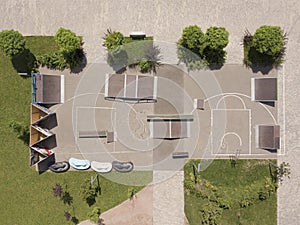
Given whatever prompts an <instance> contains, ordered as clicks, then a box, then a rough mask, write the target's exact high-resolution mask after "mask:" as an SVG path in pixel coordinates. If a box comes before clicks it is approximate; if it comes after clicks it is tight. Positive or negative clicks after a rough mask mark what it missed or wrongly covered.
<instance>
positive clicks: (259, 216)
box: [184, 160, 277, 225]
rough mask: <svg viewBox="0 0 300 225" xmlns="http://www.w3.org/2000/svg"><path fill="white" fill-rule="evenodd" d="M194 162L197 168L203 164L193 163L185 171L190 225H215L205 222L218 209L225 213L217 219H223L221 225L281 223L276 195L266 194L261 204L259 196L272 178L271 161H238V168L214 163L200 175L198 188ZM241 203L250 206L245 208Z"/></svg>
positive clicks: (227, 161) (272, 224)
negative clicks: (267, 181)
mask: <svg viewBox="0 0 300 225" xmlns="http://www.w3.org/2000/svg"><path fill="white" fill-rule="evenodd" d="M271 161H272V162H273V163H276V161H275V160H271ZM193 162H194V163H195V165H196V166H197V164H198V162H199V161H189V162H188V163H187V164H186V165H185V169H184V172H185V213H186V216H187V218H188V220H189V222H190V225H196V224H197V225H198V224H213V223H203V221H205V219H206V216H207V215H208V214H210V215H213V214H214V212H215V208H214V207H216V208H217V210H219V209H221V212H220V214H218V215H217V216H216V217H219V219H218V223H217V224H222V225H233V224H247V225H248V224H249V225H252V224H253V225H258V224H265V225H274V224H276V223H277V198H276V191H274V192H270V195H269V194H268V192H265V193H267V195H266V199H265V200H260V199H259V194H258V192H260V191H263V190H264V191H265V182H266V178H270V174H269V166H268V162H269V161H268V160H238V161H237V164H236V166H235V167H232V165H231V163H230V160H214V161H212V163H211V164H210V165H209V167H208V168H207V169H206V170H204V171H201V172H200V174H199V175H198V179H197V185H196V184H195V183H194V181H192V182H190V181H191V179H193V178H194V175H193V165H192V163H193ZM189 187H196V188H194V189H193V188H189ZM191 190H192V191H191ZM243 200H244V201H243ZM241 203H245V204H248V203H249V205H247V206H245V207H243V206H242V205H241ZM207 204H208V205H207ZM212 206H213V207H212ZM203 212H205V213H203ZM216 214H217V213H216ZM238 216H239V217H240V218H239V219H238Z"/></svg>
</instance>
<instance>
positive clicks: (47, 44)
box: [25, 36, 58, 56]
mask: <svg viewBox="0 0 300 225" xmlns="http://www.w3.org/2000/svg"><path fill="white" fill-rule="evenodd" d="M25 39H26V46H25V47H26V48H28V49H30V52H31V53H32V54H34V55H35V56H38V55H43V54H47V53H49V52H54V51H58V46H57V44H56V42H55V40H54V37H53V36H26V37H25Z"/></svg>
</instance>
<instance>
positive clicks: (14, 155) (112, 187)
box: [0, 37, 152, 225]
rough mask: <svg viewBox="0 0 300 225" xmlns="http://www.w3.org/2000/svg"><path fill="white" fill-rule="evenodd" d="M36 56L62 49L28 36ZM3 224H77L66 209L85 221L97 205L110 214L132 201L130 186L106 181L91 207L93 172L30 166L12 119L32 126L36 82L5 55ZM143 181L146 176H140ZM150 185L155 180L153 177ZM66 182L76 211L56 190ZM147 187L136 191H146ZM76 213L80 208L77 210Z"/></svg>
mask: <svg viewBox="0 0 300 225" xmlns="http://www.w3.org/2000/svg"><path fill="white" fill-rule="evenodd" d="M26 39H27V47H28V48H29V50H30V52H31V53H33V54H35V55H38V54H42V53H46V52H49V51H53V50H55V49H56V45H55V43H54V39H53V37H26ZM0 96H1V97H0V107H1V108H0V109H1V114H0V135H1V136H0V152H1V158H0V164H1V170H0V180H1V183H0V190H1V194H0V208H1V210H0V224H18V225H21V224H30V225H38V224H53V225H57V224H60V225H62V224H72V223H71V222H67V221H66V220H65V217H64V211H70V213H71V214H72V216H76V218H77V219H78V220H79V221H81V220H85V219H87V213H88V212H90V211H91V210H92V208H93V207H94V206H98V207H100V208H101V212H104V211H106V210H108V209H110V208H112V207H114V206H116V205H118V204H119V203H121V202H122V201H124V200H126V199H127V198H128V189H129V188H130V187H128V186H125V185H120V184H117V183H113V182H111V181H109V180H107V179H105V178H103V177H101V178H100V182H101V188H102V193H101V195H99V196H98V197H97V198H96V203H95V204H94V205H93V206H92V207H88V205H87V204H86V202H85V201H83V200H82V199H81V198H80V196H79V189H80V185H81V183H82V182H83V181H84V180H85V179H90V178H91V176H94V175H95V173H94V172H92V171H84V172H77V171H76V172H75V171H74V172H67V173H64V174H54V173H50V172H49V173H48V172H46V173H43V174H41V175H39V174H38V172H36V171H35V168H30V167H29V149H28V146H27V145H26V144H24V142H23V141H22V140H20V139H18V138H17V137H16V133H14V132H13V131H12V130H11V128H10V127H9V123H10V121H11V120H15V121H18V122H21V123H23V124H25V125H28V126H29V123H30V117H29V116H30V114H29V113H30V102H31V79H28V78H22V77H20V76H19V75H18V74H17V71H16V70H15V68H14V66H13V64H12V62H11V60H10V59H9V58H7V57H5V56H3V55H2V54H1V53H0ZM137 173H138V174H139V177H140V173H142V172H137ZM147 178H148V179H149V182H150V181H151V179H152V178H151V176H150V175H149V176H147ZM56 183H60V184H61V185H62V186H63V188H65V185H67V190H68V192H69V193H70V195H71V196H72V197H73V206H74V207H73V208H72V207H71V206H68V205H64V203H63V202H62V201H60V200H59V199H58V198H55V197H54V196H53V194H52V188H53V187H54V185H55V184H56ZM141 188H142V187H136V190H140V189H141ZM73 209H74V210H73Z"/></svg>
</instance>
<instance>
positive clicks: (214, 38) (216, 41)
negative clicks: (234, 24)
mask: <svg viewBox="0 0 300 225" xmlns="http://www.w3.org/2000/svg"><path fill="white" fill-rule="evenodd" d="M228 37H229V33H228V31H227V30H226V29H225V28H224V27H210V28H208V29H207V31H206V33H205V44H206V45H207V46H209V47H210V48H211V49H214V50H222V49H223V48H225V47H226V46H227V44H228V42H229V40H228Z"/></svg>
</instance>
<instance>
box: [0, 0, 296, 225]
mask: <svg viewBox="0 0 300 225" xmlns="http://www.w3.org/2000/svg"><path fill="white" fill-rule="evenodd" d="M139 5H140V6H141V7H139V8H138V9H137V7H136V6H139ZM132 9H136V10H132ZM0 11H1V12H2V13H1V21H2V26H1V29H16V30H18V31H20V32H21V33H22V34H24V35H54V33H55V32H56V30H57V29H58V28H59V27H65V28H69V29H71V30H73V31H75V32H76V33H77V34H78V35H82V36H83V38H84V42H85V46H84V48H85V50H86V52H87V58H88V62H89V63H92V62H94V61H95V60H96V59H97V58H98V57H101V55H102V54H103V53H104V52H105V50H104V49H103V48H102V45H101V43H102V37H103V34H104V32H105V31H106V29H107V28H108V27H111V28H112V29H114V30H119V31H121V32H123V33H124V34H128V33H129V32H131V31H137V30H142V31H145V32H146V34H147V35H152V36H154V37H155V39H157V40H163V41H170V42H176V41H177V40H178V38H179V37H180V34H181V31H182V28H183V27H185V26H187V25H191V24H198V25H199V26H200V27H201V28H202V29H203V30H204V31H205V29H206V28H208V27H209V26H213V25H216V26H224V27H226V29H227V30H228V31H229V34H230V42H229V45H228V46H227V48H226V51H227V63H229V64H238V65H241V64H242V59H243V49H242V45H241V38H242V35H243V32H244V30H245V28H247V29H249V31H250V32H252V33H253V32H254V31H255V30H256V29H257V28H258V27H259V26H261V25H264V24H270V25H279V26H281V27H282V28H283V29H284V30H285V31H286V32H287V33H288V38H289V40H288V45H287V55H286V62H285V63H284V65H283V67H282V68H281V70H280V71H279V74H278V76H279V84H280V85H279V86H281V87H282V89H281V90H280V91H279V93H283V94H282V95H279V96H278V98H279V99H278V102H282V103H283V106H282V107H280V108H278V115H279V116H278V121H279V124H280V125H281V128H285V129H284V134H283V135H285V143H284V146H285V148H284V149H285V151H284V152H282V155H281V156H280V155H279V160H280V161H285V162H290V164H291V170H292V171H291V172H292V174H291V179H290V180H287V181H286V182H285V183H284V184H283V186H282V187H280V188H279V190H278V203H279V204H278V224H280V225H281V224H282V225H285V224H297V223H298V221H299V220H300V209H299V205H300V198H299V184H300V183H299V182H300V181H299V179H298V178H299V175H300V170H299V169H298V161H299V159H300V150H299V146H300V141H299V140H300V139H299V136H300V130H299V126H300V117H299V114H300V109H299V107H298V102H299V100H298V95H299V88H298V86H299V85H298V84H299V77H298V76H299V69H300V66H299V56H298V55H299V54H298V51H297V50H296V49H299V47H300V43H299V40H300V22H299V15H300V3H299V1H296V0H291V1H283V0H276V1H268V0H263V1H261V0H260V1H258V0H253V1H235V0H230V1H227V2H226V3H225V2H224V1H220V0H218V1H214V2H211V1H207V0H206V1H201V3H199V2H198V1H194V0H190V1H182V2H180V4H178V2H177V1H172V0H168V1H159V0H156V1H152V0H151V1H144V2H143V4H142V5H141V3H140V1H137V0H130V1H117V0H113V1H101V2H100V1H97V0H89V1H81V0H75V1H72V4H70V1H67V0H64V1H55V0H26V1H25V0H23V1H17V0H7V1H5V2H3V3H2V4H1V5H0ZM74 12H76V13H74ZM129 12H130V13H129ZM116 15H118V16H116ZM63 73H64V72H63ZM71 76H73V77H74V79H78V80H79V79H80V77H79V76H76V75H71ZM66 85H69V86H66V87H65V89H66V92H67V93H66V98H67V96H68V95H69V96H72V93H71V92H72V91H74V89H72V88H76V87H73V86H72V85H74V83H70V84H66ZM68 89H69V91H68ZM65 104H71V102H66V103H65ZM70 109H71V107H67V108H65V109H63V110H66V111H67V110H70ZM66 113H71V112H66ZM71 122H72V121H69V120H66V121H59V126H64V127H65V128H64V129H69V128H70V129H72V128H71V127H70V125H71ZM68 126H69V127H68ZM58 138H61V139H65V140H66V141H67V142H70V143H73V142H74V136H72V135H69V134H67V133H65V134H62V136H60V137H58ZM65 147H66V148H67V147H68V146H65ZM72 147H73V146H69V148H72ZM171 222H172V221H170V224H171Z"/></svg>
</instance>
